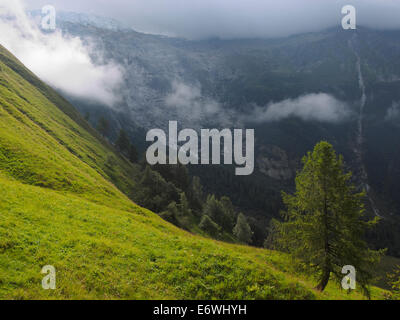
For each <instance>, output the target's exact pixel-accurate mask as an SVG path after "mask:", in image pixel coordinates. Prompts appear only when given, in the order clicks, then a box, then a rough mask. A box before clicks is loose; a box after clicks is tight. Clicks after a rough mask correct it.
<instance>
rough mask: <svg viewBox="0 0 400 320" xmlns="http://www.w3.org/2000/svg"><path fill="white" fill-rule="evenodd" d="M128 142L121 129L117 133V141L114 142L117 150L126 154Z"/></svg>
mask: <svg viewBox="0 0 400 320" xmlns="http://www.w3.org/2000/svg"><path fill="white" fill-rule="evenodd" d="M130 145H131V144H130V142H129V138H128V135H127V134H126V132H125V130H123V129H121V130H120V131H119V135H118V138H117V141H116V142H115V146H116V147H117V148H118V150H119V151H120V152H127V151H128V150H129V147H130Z"/></svg>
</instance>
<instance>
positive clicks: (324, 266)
mask: <svg viewBox="0 0 400 320" xmlns="http://www.w3.org/2000/svg"><path fill="white" fill-rule="evenodd" d="M303 165H304V167H303V169H302V171H300V172H299V173H298V174H297V177H296V191H295V193H294V194H293V195H289V194H285V193H283V202H284V204H285V206H286V207H287V211H285V212H283V216H284V222H283V223H279V222H277V221H274V228H275V231H276V237H275V239H276V240H275V241H276V243H277V245H278V246H279V247H280V248H282V249H284V250H286V251H289V252H290V253H292V254H293V257H295V258H298V259H299V260H301V261H303V263H304V264H305V265H306V267H309V268H312V269H313V270H314V272H315V273H316V274H317V277H318V285H317V287H316V289H317V290H319V291H323V290H324V289H325V287H326V286H327V284H328V282H329V280H330V278H334V279H335V280H336V281H337V282H339V283H341V281H342V279H343V277H344V276H345V275H344V274H342V268H343V266H345V265H352V266H354V267H355V269H356V272H357V273H356V280H357V282H356V283H357V285H358V286H360V287H361V289H362V291H363V293H364V294H365V295H366V296H368V297H369V285H370V283H371V280H372V279H373V267H374V265H375V264H376V263H377V262H379V259H380V256H381V254H383V251H373V250H370V249H369V248H368V246H367V243H366V242H365V240H364V233H365V231H366V230H367V229H368V228H370V227H372V226H374V225H375V224H376V223H377V222H378V219H377V218H375V219H374V220H372V221H366V220H365V219H364V218H363V212H364V208H363V204H362V199H363V198H364V196H365V194H364V193H357V192H356V190H355V187H354V186H353V185H352V184H351V183H350V178H351V173H346V172H345V170H344V163H343V158H342V156H339V157H338V156H337V155H336V152H335V150H334V149H333V147H332V145H330V144H329V143H328V142H320V143H319V144H317V145H316V146H315V148H314V151H313V152H309V153H308V154H307V155H306V156H305V157H304V158H303Z"/></svg>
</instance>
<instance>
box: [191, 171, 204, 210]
mask: <svg viewBox="0 0 400 320" xmlns="http://www.w3.org/2000/svg"><path fill="white" fill-rule="evenodd" d="M189 198H190V202H191V203H192V204H193V206H194V208H195V209H198V210H200V211H201V210H202V209H203V201H204V200H203V198H204V194H203V186H202V185H201V182H200V178H199V177H193V179H192V183H191V185H190V189H189Z"/></svg>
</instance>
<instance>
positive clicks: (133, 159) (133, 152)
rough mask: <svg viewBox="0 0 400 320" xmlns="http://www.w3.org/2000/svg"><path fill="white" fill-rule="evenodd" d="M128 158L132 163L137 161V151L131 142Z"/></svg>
mask: <svg viewBox="0 0 400 320" xmlns="http://www.w3.org/2000/svg"><path fill="white" fill-rule="evenodd" d="M128 159H129V161H130V162H132V163H137V162H138V161H139V155H138V152H137V150H136V148H135V146H134V145H133V144H130V145H129V150H128Z"/></svg>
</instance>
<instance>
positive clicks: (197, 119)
mask: <svg viewBox="0 0 400 320" xmlns="http://www.w3.org/2000/svg"><path fill="white" fill-rule="evenodd" d="M165 104H166V106H167V107H169V108H170V109H173V110H174V111H175V112H176V114H177V116H179V118H184V119H185V120H187V121H189V122H191V123H204V122H211V123H212V122H217V123H219V124H222V125H227V124H229V123H230V119H231V112H229V111H227V110H224V108H223V105H222V104H221V103H219V102H217V101H216V100H214V99H212V98H209V97H205V96H204V95H203V94H202V90H201V86H200V85H191V84H187V83H184V82H181V81H173V82H172V91H171V92H170V93H169V94H168V95H167V96H166V98H165Z"/></svg>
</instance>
